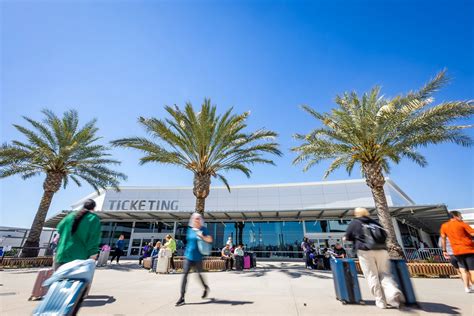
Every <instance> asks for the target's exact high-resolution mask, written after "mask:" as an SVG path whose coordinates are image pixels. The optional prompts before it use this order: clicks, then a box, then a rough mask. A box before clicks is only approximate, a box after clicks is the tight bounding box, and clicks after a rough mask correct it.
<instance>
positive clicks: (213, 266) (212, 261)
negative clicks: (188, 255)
mask: <svg viewBox="0 0 474 316" xmlns="http://www.w3.org/2000/svg"><path fill="white" fill-rule="evenodd" d="M147 259H148V260H147ZM174 265H175V268H176V270H182V269H183V265H184V257H182V256H179V257H174ZM143 267H144V268H145V269H151V258H146V259H144V260H143ZM224 268H225V262H224V260H222V259H221V257H204V258H203V260H202V269H203V270H204V271H221V270H224Z"/></svg>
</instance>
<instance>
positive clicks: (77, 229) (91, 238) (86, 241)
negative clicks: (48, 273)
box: [54, 200, 101, 270]
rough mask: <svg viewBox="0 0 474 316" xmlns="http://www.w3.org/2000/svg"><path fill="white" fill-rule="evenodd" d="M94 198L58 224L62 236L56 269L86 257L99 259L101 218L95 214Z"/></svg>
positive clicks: (57, 253)
mask: <svg viewBox="0 0 474 316" xmlns="http://www.w3.org/2000/svg"><path fill="white" fill-rule="evenodd" d="M95 206H96V204H95V202H94V200H87V201H86V202H85V203H84V206H83V208H82V210H81V211H79V212H72V213H70V214H69V215H67V216H66V217H65V218H64V219H63V220H62V221H61V222H60V223H59V225H58V233H59V235H60V236H61V238H59V243H58V247H57V252H56V258H55V261H54V263H55V266H54V270H57V269H58V268H59V267H60V266H61V265H63V264H65V263H68V262H71V261H74V260H78V259H79V260H85V259H94V260H96V259H97V252H98V250H99V244H100V236H101V225H100V218H99V216H97V215H96V214H94V212H93V211H94V209H95Z"/></svg>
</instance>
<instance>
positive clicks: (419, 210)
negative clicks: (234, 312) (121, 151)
mask: <svg viewBox="0 0 474 316" xmlns="http://www.w3.org/2000/svg"><path fill="white" fill-rule="evenodd" d="M367 209H368V210H369V212H370V214H372V215H373V216H375V215H376V209H375V208H374V207H367ZM389 210H390V214H391V215H392V216H394V217H396V218H398V219H400V220H401V221H402V222H408V223H410V224H412V225H414V226H416V227H419V228H423V230H425V231H426V232H428V233H436V232H437V231H438V230H439V227H440V225H441V223H442V222H444V221H446V220H447V219H448V211H447V208H446V206H445V205H443V204H440V205H411V206H400V207H397V206H394V207H390V208H389ZM70 212H71V211H62V212H60V213H58V214H57V215H55V216H53V217H51V218H49V219H48V220H47V221H46V223H45V227H56V226H57V224H58V223H59V222H60V221H61V220H62V219H63V218H64V217H65V216H66V215H67V214H69V213H70ZM96 214H97V215H98V216H99V217H100V218H101V219H102V220H103V221H187V220H188V219H189V217H190V216H191V214H192V212H190V211H97V212H96ZM204 216H205V217H206V220H207V221H209V222H227V221H269V220H278V221H295V220H340V219H352V218H353V217H354V209H353V208H325V209H307V210H279V211H252V210H247V211H242V210H239V211H218V210H208V211H206V213H205V215H204Z"/></svg>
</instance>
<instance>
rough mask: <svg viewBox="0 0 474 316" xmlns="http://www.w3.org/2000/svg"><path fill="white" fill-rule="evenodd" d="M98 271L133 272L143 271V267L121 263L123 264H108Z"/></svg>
mask: <svg viewBox="0 0 474 316" xmlns="http://www.w3.org/2000/svg"><path fill="white" fill-rule="evenodd" d="M97 270H119V271H132V270H143V271H147V270H145V269H143V268H142V267H141V266H139V265H138V264H136V263H123V264H122V263H121V264H115V263H114V264H110V263H109V264H107V265H106V266H102V267H97Z"/></svg>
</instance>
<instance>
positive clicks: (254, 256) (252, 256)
mask: <svg viewBox="0 0 474 316" xmlns="http://www.w3.org/2000/svg"><path fill="white" fill-rule="evenodd" d="M250 260H251V261H252V262H251V265H252V268H256V267H257V254H256V253H253V252H251V253H250Z"/></svg>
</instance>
